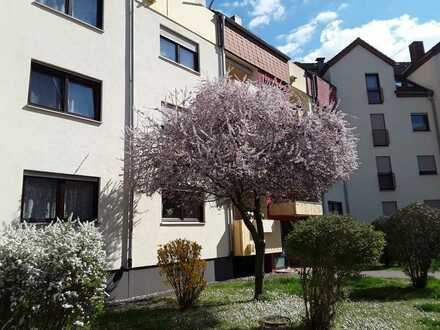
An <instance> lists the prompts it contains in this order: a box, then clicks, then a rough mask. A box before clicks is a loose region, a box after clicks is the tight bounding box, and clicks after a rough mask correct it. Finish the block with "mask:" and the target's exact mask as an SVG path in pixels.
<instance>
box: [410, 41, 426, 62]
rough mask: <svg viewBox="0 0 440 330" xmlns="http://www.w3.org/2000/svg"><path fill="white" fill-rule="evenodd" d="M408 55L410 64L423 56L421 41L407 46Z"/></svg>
mask: <svg viewBox="0 0 440 330" xmlns="http://www.w3.org/2000/svg"><path fill="white" fill-rule="evenodd" d="M409 54H410V55H411V63H415V62H417V61H418V60H420V59H421V58H422V57H423V56H424V55H425V47H424V46H423V41H414V42H413V43H412V44H411V45H409Z"/></svg>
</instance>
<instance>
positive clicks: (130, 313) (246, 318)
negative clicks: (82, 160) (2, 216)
mask: <svg viewBox="0 0 440 330" xmlns="http://www.w3.org/2000/svg"><path fill="white" fill-rule="evenodd" d="M253 288H254V282H253V281H252V280H235V281H230V282H224V283H215V284H212V285H210V286H209V287H208V288H207V289H206V290H205V291H204V292H203V294H202V296H201V298H200V301H199V302H198V305H197V306H195V307H194V308H192V309H190V310H188V311H185V312H180V311H178V308H177V305H176V303H175V299H174V297H173V296H172V295H168V296H164V297H155V298H152V299H149V300H147V301H143V302H138V303H135V304H131V305H126V306H119V307H117V308H112V309H107V311H106V312H105V313H104V314H103V315H102V317H101V318H100V319H99V320H98V321H97V322H95V323H94V324H93V326H92V329H109V330H112V329H118V330H119V329H121V330H122V329H124V330H125V329H128V330H130V329H194V330H197V329H258V328H259V326H260V324H259V320H260V319H261V318H262V317H268V316H273V315H280V316H286V317H289V318H290V319H291V320H292V328H295V329H296V328H297V327H298V326H299V324H300V322H301V319H302V317H303V315H304V306H303V302H302V299H301V298H300V295H301V287H300V282H299V279H298V278H291V277H290V278H289V277H286V276H276V277H269V278H268V279H267V280H266V281H265V292H266V293H265V295H264V299H263V301H259V302H255V301H253V300H252V297H253ZM346 289H347V292H348V294H347V298H348V300H347V301H346V302H343V303H342V304H341V305H340V308H339V310H338V317H337V322H336V329H388V328H390V329H411V330H412V329H421V330H422V329H439V330H440V304H437V301H436V299H438V298H439V297H440V281H439V280H435V279H430V280H429V283H428V287H427V288H426V289H419V290H416V289H413V288H411V286H410V282H409V281H408V280H405V279H381V278H369V277H366V278H364V277H362V278H354V279H352V280H350V282H349V283H348V286H347V288H346Z"/></svg>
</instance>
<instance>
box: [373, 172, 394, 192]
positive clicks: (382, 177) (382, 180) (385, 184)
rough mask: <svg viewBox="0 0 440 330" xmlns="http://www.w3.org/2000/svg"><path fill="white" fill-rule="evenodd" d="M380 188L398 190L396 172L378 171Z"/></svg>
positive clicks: (382, 189)
mask: <svg viewBox="0 0 440 330" xmlns="http://www.w3.org/2000/svg"><path fill="white" fill-rule="evenodd" d="M377 177H378V179H379V189H380V190H381V191H391V190H396V176H395V175H394V173H392V172H390V173H378V174H377Z"/></svg>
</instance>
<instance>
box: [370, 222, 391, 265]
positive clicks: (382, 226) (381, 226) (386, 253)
mask: <svg viewBox="0 0 440 330" xmlns="http://www.w3.org/2000/svg"><path fill="white" fill-rule="evenodd" d="M388 219H389V218H388V217H380V218H377V219H376V220H374V221H373V222H372V223H371V225H372V226H373V227H374V229H375V230H377V231H381V232H383V233H384V234H385V242H386V244H385V247H384V249H383V253H382V255H381V256H380V259H379V262H381V263H383V264H384V265H385V266H386V267H390V266H392V265H394V264H396V263H397V260H395V259H394V258H393V257H392V255H391V251H390V249H389V246H388V243H387V239H386V232H387V227H386V226H387V225H388V223H389V221H388Z"/></svg>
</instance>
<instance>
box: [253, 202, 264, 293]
mask: <svg viewBox="0 0 440 330" xmlns="http://www.w3.org/2000/svg"><path fill="white" fill-rule="evenodd" d="M260 204H261V200H260V196H257V195H256V196H255V209H254V218H255V222H256V225H257V238H256V239H255V238H254V242H255V295H254V298H255V299H259V298H260V297H261V295H262V294H263V281H264V253H265V250H266V243H265V242H264V228H263V219H262V217H261V210H260V207H261V205H260Z"/></svg>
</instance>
